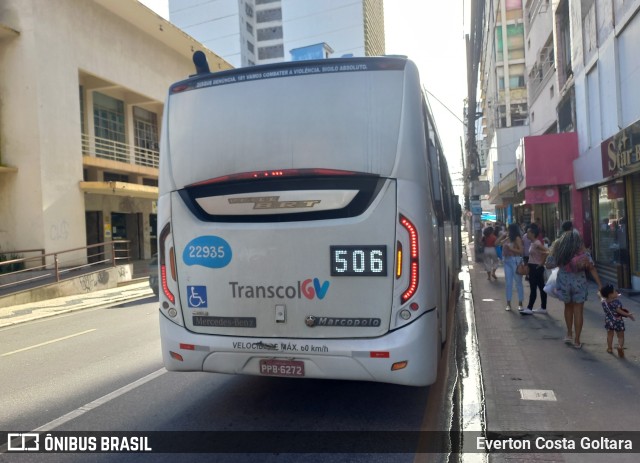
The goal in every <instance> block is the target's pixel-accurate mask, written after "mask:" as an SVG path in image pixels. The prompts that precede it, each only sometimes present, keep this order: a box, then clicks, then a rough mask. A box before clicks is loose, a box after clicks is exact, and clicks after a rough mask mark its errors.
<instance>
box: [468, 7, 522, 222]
mask: <svg viewBox="0 0 640 463" xmlns="http://www.w3.org/2000/svg"><path fill="white" fill-rule="evenodd" d="M480 1H482V0H480ZM484 11H485V17H484V30H485V32H484V34H483V37H484V43H483V55H482V58H481V63H480V89H481V90H480V91H481V94H480V98H481V107H482V114H483V140H482V141H481V143H480V147H481V148H480V149H481V151H482V156H483V158H484V159H485V165H486V177H487V180H488V181H489V186H490V189H491V192H490V195H489V200H490V202H491V203H492V204H495V205H496V208H497V212H498V216H499V217H500V218H501V219H502V220H505V221H509V220H510V219H512V217H513V210H512V207H511V206H510V205H511V204H512V202H511V201H512V200H513V199H514V196H516V195H517V191H516V188H515V187H516V178H515V173H514V170H515V167H516V159H515V151H516V149H517V147H518V145H519V143H520V139H521V138H522V137H524V136H525V135H528V134H529V127H528V126H527V123H528V119H527V115H528V99H527V88H526V84H525V74H526V71H525V48H524V17H523V8H522V0H488V1H487V2H486V7H485V10H484ZM503 206H504V207H503Z"/></svg>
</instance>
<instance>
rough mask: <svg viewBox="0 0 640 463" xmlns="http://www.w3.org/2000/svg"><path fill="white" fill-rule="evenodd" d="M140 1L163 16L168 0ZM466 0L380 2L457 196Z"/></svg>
mask: <svg viewBox="0 0 640 463" xmlns="http://www.w3.org/2000/svg"><path fill="white" fill-rule="evenodd" d="M140 1H141V2H142V3H144V4H145V5H147V6H148V7H149V8H151V9H152V10H154V11H155V12H156V13H158V14H159V15H160V16H162V17H164V18H166V19H168V17H169V5H168V3H169V2H168V0H140ZM299 1H322V0H299ZM468 1H469V0H446V1H445V0H384V21H385V23H384V28H385V48H386V53H387V54H388V55H406V56H408V57H409V59H411V60H413V61H414V62H415V63H416V64H417V66H418V69H419V71H420V78H421V80H422V84H423V86H424V88H426V90H427V92H428V93H427V96H428V98H429V103H430V105H431V109H432V110H433V113H434V118H435V120H436V125H437V127H438V133H439V134H440V139H441V141H442V145H443V149H444V152H445V155H446V157H447V161H448V163H449V170H450V172H451V177H452V180H453V183H454V187H455V189H456V192H457V193H458V194H462V167H461V162H462V161H461V158H462V151H461V150H462V145H463V144H464V141H463V140H462V141H461V139H462V137H463V136H464V126H463V123H462V122H461V120H462V119H463V117H462V116H463V105H464V99H465V98H466V97H467V83H466V80H467V69H466V51H465V39H464V34H465V33H467V32H468V29H469V20H468V9H469V7H468ZM465 16H466V17H465ZM212 51H214V52H215V50H212ZM452 113H453V114H452Z"/></svg>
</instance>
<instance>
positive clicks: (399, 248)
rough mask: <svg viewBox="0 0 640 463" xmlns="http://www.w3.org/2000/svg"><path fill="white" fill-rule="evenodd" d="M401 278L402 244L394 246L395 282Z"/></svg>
mask: <svg viewBox="0 0 640 463" xmlns="http://www.w3.org/2000/svg"><path fill="white" fill-rule="evenodd" d="M401 276H402V243H401V242H400V241H398V242H397V244H396V280H397V279H398V278H400V277H401Z"/></svg>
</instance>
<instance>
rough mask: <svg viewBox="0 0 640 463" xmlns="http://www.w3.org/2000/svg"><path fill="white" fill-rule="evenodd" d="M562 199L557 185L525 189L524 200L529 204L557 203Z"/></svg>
mask: <svg viewBox="0 0 640 463" xmlns="http://www.w3.org/2000/svg"><path fill="white" fill-rule="evenodd" d="M559 199H560V195H559V192H558V187H557V186H550V187H547V188H527V189H526V190H524V200H525V202H526V203H527V204H547V203H557V202H558V201H559Z"/></svg>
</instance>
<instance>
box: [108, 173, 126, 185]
mask: <svg viewBox="0 0 640 463" xmlns="http://www.w3.org/2000/svg"><path fill="white" fill-rule="evenodd" d="M102 179H103V180H104V181H105V182H125V183H129V176H128V175H125V174H116V173H115V172H105V173H104V174H103V175H102Z"/></svg>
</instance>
